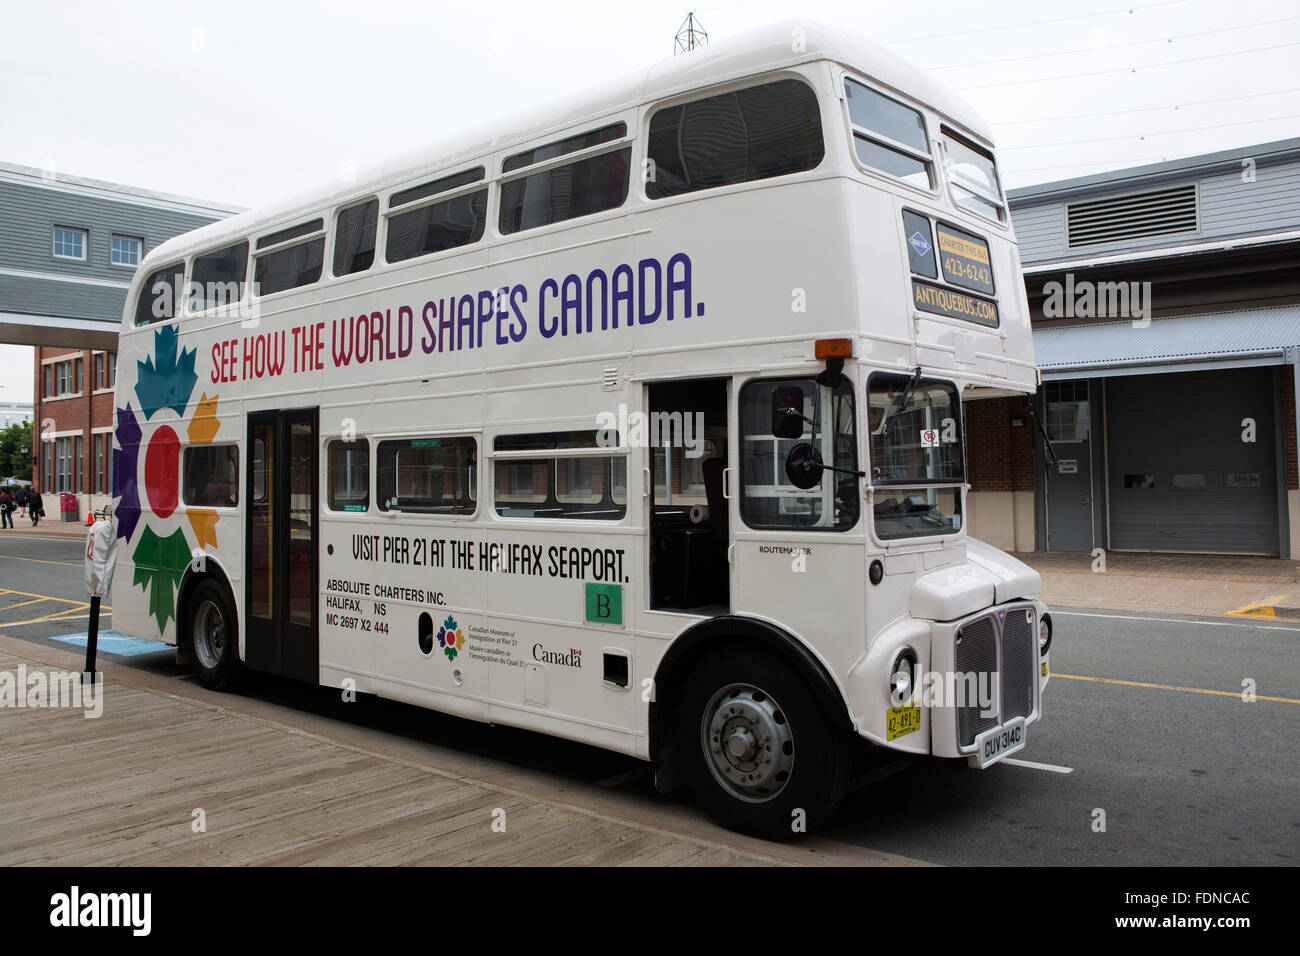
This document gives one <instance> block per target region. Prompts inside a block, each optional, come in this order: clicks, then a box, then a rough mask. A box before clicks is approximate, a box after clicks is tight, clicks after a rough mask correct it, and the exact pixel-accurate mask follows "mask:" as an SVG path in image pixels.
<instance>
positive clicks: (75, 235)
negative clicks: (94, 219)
mask: <svg viewBox="0 0 1300 956" xmlns="http://www.w3.org/2000/svg"><path fill="white" fill-rule="evenodd" d="M54 255H55V256H56V257H57V258H59V259H81V260H83V261H84V260H85V258H86V230H84V229H67V228H65V227H63V226H55V227H54Z"/></svg>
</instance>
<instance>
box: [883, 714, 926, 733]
mask: <svg viewBox="0 0 1300 956" xmlns="http://www.w3.org/2000/svg"><path fill="white" fill-rule="evenodd" d="M920 729H921V708H920V707H890V708H889V709H887V710H886V711H885V739H886V740H894V739H896V738H898V737H905V736H906V735H908V734H910V733H913V732H914V731H917V730H920Z"/></svg>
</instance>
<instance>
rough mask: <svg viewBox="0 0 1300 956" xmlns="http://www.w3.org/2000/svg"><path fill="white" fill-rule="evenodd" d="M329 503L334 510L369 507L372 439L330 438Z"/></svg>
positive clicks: (358, 509) (362, 509)
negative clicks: (338, 439) (370, 441)
mask: <svg viewBox="0 0 1300 956" xmlns="http://www.w3.org/2000/svg"><path fill="white" fill-rule="evenodd" d="M329 506H330V510H331V511H367V510H369V508H370V445H369V443H368V442H365V441H332V442H330V444H329Z"/></svg>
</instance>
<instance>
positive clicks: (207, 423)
mask: <svg viewBox="0 0 1300 956" xmlns="http://www.w3.org/2000/svg"><path fill="white" fill-rule="evenodd" d="M153 346H154V347H153V352H154V354H153V355H152V356H148V357H146V358H145V360H144V361H143V362H137V363H136V372H137V374H136V385H135V394H136V398H137V399H138V400H139V402H140V411H141V413H142V414H143V418H144V422H145V423H146V424H145V426H144V427H145V428H148V427H149V423H150V422H152V420H153V418H154V416H155V415H158V416H159V417H160V419H162V420H160V421H158V422H153V425H152V428H151V430H150V432H149V435H148V438H147V439H146V438H145V435H144V429H143V428H142V427H141V422H140V418H139V416H137V414H136V412H135V411H134V410H133V409H132V408H131V403H130V402H127V405H126V407H125V408H119V409H117V429H116V438H117V446H118V447H116V448H114V449H113V496H114V498H116V499H117V507H116V508H115V509H114V514H115V515H116V517H117V535H118V538H120V539H121V540H123V541H130V540H131V538H132V537H133V536H134V535H135V533H136V531H137V527H138V525H139V524H140V521H141V518H142V517H143V518H144V519H145V525H146V526H145V528H144V530H143V531H142V532H141V534H140V537H139V540H138V541H137V542H136V545H135V550H134V551H133V552H132V554H131V558H132V560H133V561H134V563H135V574H134V577H133V578H132V584H133V585H135V586H138V587H140V588H141V589H142V590H144V591H145V592H146V593H147V594H148V595H149V613H150V614H151V615H152V616H153V617H154V618H155V619H156V620H157V621H158V631H159V633H160V634H161V633H162V632H163V631H165V630H166V629H167V622H168V620H171V619H173V618H175V616H176V591H177V589H178V588H179V587H180V583H181V579H182V577H183V576H184V574H185V569H186V567H187V566H188V565H189V564H190V562H191V560H192V559H193V556H194V554H195V552H196V551H198V550H199V549H201V548H204V547H206V546H208V545H211V546H212V547H216V544H217V533H216V525H217V513H216V512H215V511H213V510H212V509H208V508H187V509H186V510H185V517H186V518H187V519H188V522H189V525H190V527H191V528H192V529H193V531H194V537H195V540H196V545H194V546H191V544H190V541H189V538H188V537H187V536H186V534H185V527H184V524H183V523H182V522H181V521H180V520H179V519H178V518H173V516H174V515H175V514H176V511H177V508H178V506H179V505H180V503H181V502H180V453H181V441H180V437H179V435H177V430H178V429H179V428H180V427H181V424H182V420H183V418H184V417H185V412H186V410H187V409H188V407H189V402H190V398H191V397H192V396H193V394H194V388H195V386H196V385H197V384H198V376H197V375H196V374H195V372H194V360H195V357H196V354H197V353H196V350H195V349H182V348H180V336H179V333H178V332H177V330H176V327H175V326H165V327H163V328H161V329H158V330H157V331H156V332H155V333H154V340H153ZM169 422H170V423H169ZM219 427H220V424H219V422H218V420H217V396H216V395H213V396H212V397H211V398H209V397H208V396H207V394H206V393H203V394H202V396H201V397H200V399H199V402H198V407H197V408H196V410H195V414H194V417H193V419H192V420H191V422H190V424H189V428H188V431H187V435H188V437H189V443H190V444H191V445H206V444H210V443H211V442H212V441H213V440H214V439H215V438H216V434H217V430H218V429H219ZM141 457H143V459H144V468H143V480H144V489H143V490H144V499H145V501H147V502H148V505H149V510H148V511H147V512H146V511H144V509H142V507H141V501H140V498H141V495H140V492H141V489H140V479H141V470H142V469H141V468H140V460H141Z"/></svg>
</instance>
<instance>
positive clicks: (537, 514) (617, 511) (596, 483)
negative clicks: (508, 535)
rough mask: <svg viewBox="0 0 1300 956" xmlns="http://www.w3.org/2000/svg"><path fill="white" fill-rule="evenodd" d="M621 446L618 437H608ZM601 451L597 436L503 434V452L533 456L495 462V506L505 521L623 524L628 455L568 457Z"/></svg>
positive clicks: (500, 448)
mask: <svg viewBox="0 0 1300 956" xmlns="http://www.w3.org/2000/svg"><path fill="white" fill-rule="evenodd" d="M604 440H607V441H609V442H610V443H611V444H612V445H615V446H616V445H617V443H618V438H617V436H614V437H613V438H608V436H606V438H605V439H604ZM600 447H609V445H604V446H602V445H601V444H599V443H598V442H597V440H596V432H594V431H573V432H540V433H535V434H531V435H498V436H497V438H496V440H495V442H494V444H493V448H494V449H495V450H496V451H498V452H534V453H536V455H535V457H534V456H530V457H529V458H527V459H524V460H516V459H508V460H498V461H497V462H496V463H495V467H494V471H495V484H496V487H495V492H494V494H495V505H496V510H497V514H499V515H501V516H502V517H503V518H585V519H588V520H600V521H621V520H622V519H623V517H624V515H626V514H627V457H626V456H625V455H600V456H588V455H565V454H564V451H565V450H566V449H567V450H577V449H583V450H594V449H596V448H600Z"/></svg>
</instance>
